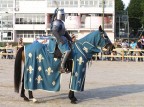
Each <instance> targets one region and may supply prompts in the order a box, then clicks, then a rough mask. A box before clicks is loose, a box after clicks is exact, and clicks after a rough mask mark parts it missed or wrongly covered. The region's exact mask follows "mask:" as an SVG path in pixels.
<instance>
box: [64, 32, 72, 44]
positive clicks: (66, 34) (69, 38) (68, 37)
mask: <svg viewBox="0 0 144 107" xmlns="http://www.w3.org/2000/svg"><path fill="white" fill-rule="evenodd" d="M64 36H65V37H66V38H67V40H68V41H70V42H72V38H71V37H70V35H69V34H68V32H67V31H66V32H65V35H64Z"/></svg>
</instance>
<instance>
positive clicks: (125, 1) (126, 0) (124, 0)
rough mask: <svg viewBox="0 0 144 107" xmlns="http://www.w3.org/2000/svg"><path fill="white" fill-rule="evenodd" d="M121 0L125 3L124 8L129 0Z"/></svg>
mask: <svg viewBox="0 0 144 107" xmlns="http://www.w3.org/2000/svg"><path fill="white" fill-rule="evenodd" d="M122 1H123V3H124V4H125V8H126V7H127V6H128V4H129V2H130V0H122Z"/></svg>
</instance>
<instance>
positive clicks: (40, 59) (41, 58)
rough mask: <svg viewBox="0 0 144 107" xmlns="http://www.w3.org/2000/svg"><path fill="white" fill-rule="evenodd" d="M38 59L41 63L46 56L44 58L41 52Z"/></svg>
mask: <svg viewBox="0 0 144 107" xmlns="http://www.w3.org/2000/svg"><path fill="white" fill-rule="evenodd" d="M37 59H38V61H39V63H40V62H41V61H42V60H43V59H44V58H43V56H42V54H39V55H38V56H37Z"/></svg>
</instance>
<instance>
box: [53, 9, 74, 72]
mask: <svg viewBox="0 0 144 107" xmlns="http://www.w3.org/2000/svg"><path fill="white" fill-rule="evenodd" d="M58 11H60V13H59V12H58V13H59V14H58V13H57V18H56V19H55V20H54V21H53V22H52V27H51V30H52V34H53V35H54V36H55V37H56V39H57V43H58V48H59V49H60V51H61V53H62V54H63V58H62V61H61V70H60V71H61V73H63V72H65V68H64V66H65V63H66V60H67V58H68V56H69V54H70V52H71V49H70V47H69V44H68V41H72V40H71V37H70V36H69V34H68V32H67V31H66V29H65V25H64V23H63V21H64V19H65V17H64V19H63V16H64V12H63V10H61V9H60V10H58ZM62 19H63V20H62Z"/></svg>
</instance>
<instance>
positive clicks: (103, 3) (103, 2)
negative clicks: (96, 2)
mask: <svg viewBox="0 0 144 107" xmlns="http://www.w3.org/2000/svg"><path fill="white" fill-rule="evenodd" d="M104 7H105V0H102V13H103V17H102V29H103V30H104Z"/></svg>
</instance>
